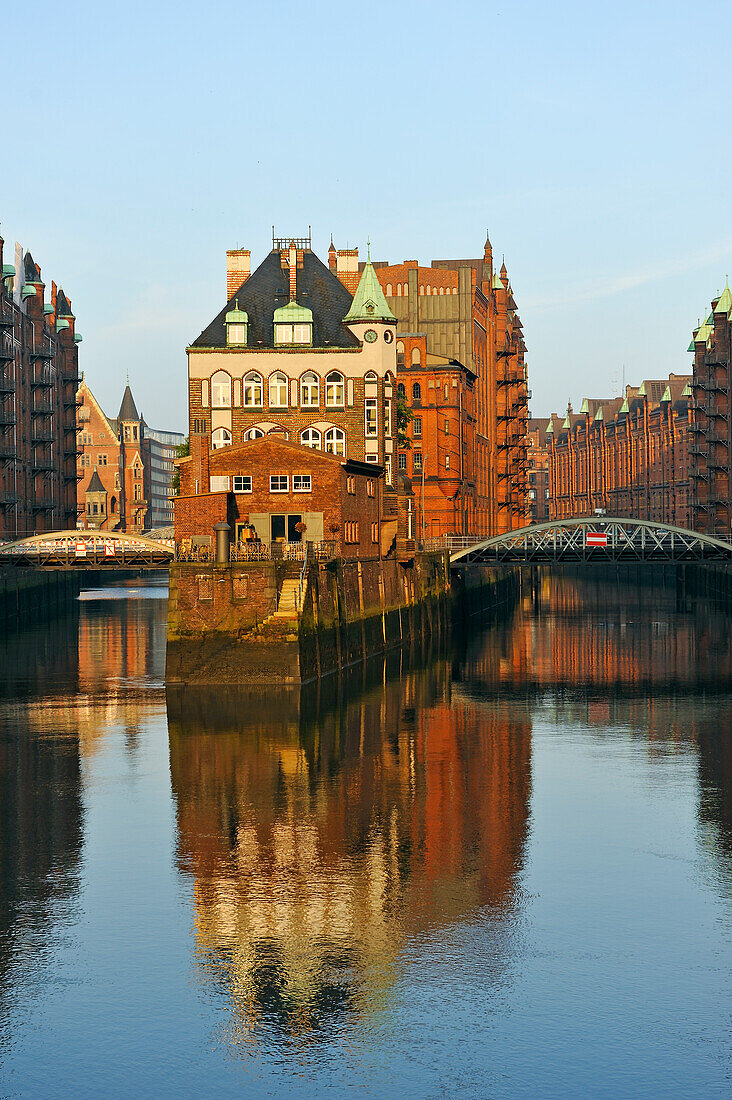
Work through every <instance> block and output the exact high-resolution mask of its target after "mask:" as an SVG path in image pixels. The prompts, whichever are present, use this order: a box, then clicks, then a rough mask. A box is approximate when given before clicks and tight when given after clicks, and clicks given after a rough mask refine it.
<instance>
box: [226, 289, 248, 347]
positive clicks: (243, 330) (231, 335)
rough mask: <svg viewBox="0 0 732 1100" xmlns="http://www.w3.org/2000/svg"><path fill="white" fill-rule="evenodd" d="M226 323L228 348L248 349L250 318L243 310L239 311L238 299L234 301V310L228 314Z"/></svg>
mask: <svg viewBox="0 0 732 1100" xmlns="http://www.w3.org/2000/svg"><path fill="white" fill-rule="evenodd" d="M225 323H226V346H227V347H229V348H231V347H239V348H242V347H246V342H247V328H248V327H249V316H248V314H247V313H245V311H244V310H243V309H239V299H238V298H235V299H234V309H230V310H229V311H228V313H227V314H226V317H225Z"/></svg>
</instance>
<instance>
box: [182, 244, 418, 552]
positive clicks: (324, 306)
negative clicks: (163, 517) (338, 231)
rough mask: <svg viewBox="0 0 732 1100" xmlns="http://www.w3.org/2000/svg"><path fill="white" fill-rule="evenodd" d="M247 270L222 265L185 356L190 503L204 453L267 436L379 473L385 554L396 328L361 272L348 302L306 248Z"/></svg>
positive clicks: (237, 257) (389, 533)
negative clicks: (220, 297)
mask: <svg viewBox="0 0 732 1100" xmlns="http://www.w3.org/2000/svg"><path fill="white" fill-rule="evenodd" d="M250 267H251V255H250V253H249V251H248V250H244V249H237V250H233V251H230V252H228V253H227V302H226V304H225V305H224V306H223V308H222V309H221V310H220V311H219V313H218V315H217V316H216V317H215V318H214V319H213V320H212V321H211V322H210V324H209V325H208V326H207V327H206V328H205V329H204V330H203V332H202V333H201V334H200V336H198V337H197V339H196V340H194V341H193V343H192V344H191V345H190V346H189V348H188V349H187V351H188V393H189V418H190V443H191V463H190V464H189V465H190V469H191V474H190V478H189V481H188V485H189V487H190V489H191V492H192V493H193V494H194V495H195V494H196V493H208V492H209V491H210V489H209V476H210V475H208V474H207V473H206V466H207V463H208V461H209V456H210V453H211V452H213V451H217V450H220V449H223V448H225V447H231V446H234V445H237V444H240V443H245V442H249V441H252V440H255V439H262V438H264V437H267V436H271V435H278V436H279V437H280V438H282V439H285V440H288V441H289V442H290V443H293V444H298V445H299V446H301V447H303V448H309V449H312V450H315V451H321V452H324V453H325V454H330V455H333V456H335V457H336V458H339V459H340V460H341V463H342V462H344V461H353V462H358V463H367V464H370V465H373V466H374V478H375V479H378V477H379V473H380V472H381V470H382V469H383V471H384V491H383V493H382V498H381V499H382V506H383V510H384V512H383V515H382V516H381V517H380V522H381V525H382V527H381V529H382V536H383V537H384V538H387V539H388V542H389V543H391V542H392V541H393V540H394V537H395V536H396V530H397V502H396V498H397V494H396V479H395V471H394V459H395V451H396V445H395V440H396V408H395V389H394V387H395V375H396V335H395V334H396V318H395V316H394V314H393V313H392V311H391V309H390V308H389V305H388V303H387V301H386V298H385V296H384V294H383V291H382V289H381V287H380V285H379V281H378V279H377V278H376V274H375V272H374V268H373V266H372V264H371V262H370V261H369V262H367V263H366V265H365V266H364V268H363V270H362V271H361V273H360V275H358V281H357V285H356V286H355V290H354V293H353V295H352V294H351V293H350V292H349V290H348V289H347V288H346V287H345V286H344V285H343V283H342V281H341V280H340V279H339V278H338V277H337V276H336V274H334V273H333V272H332V271H331V270H330V269H329V267H326V266H325V265H324V264H323V263H322V262H321V261H320V260H319V259H318V257H317V256H316V255H315V253H314V252H313V251H312V246H311V239H310V237H309V236H308V237H307V238H299V239H289V238H277V237H274V236H273V239H272V250H271V251H270V253H269V254H268V255H267V256H266V257H265V259H264V260H263V262H262V263H261V264H260V266H259V267H258V268H257V269H256V270H255V271H254V272H252V273H251V274H249V270H250ZM237 284H238V285H237ZM185 468H186V469H187V468H188V464H187V466H186V467H185ZM183 469H184V467H181V472H182V471H183ZM176 523H177V521H176ZM209 530H210V529H209V528H207V532H208V531H209ZM261 534H262V537H264V534H265V533H264V532H261ZM269 537H272V532H270V533H269Z"/></svg>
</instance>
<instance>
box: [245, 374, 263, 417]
mask: <svg viewBox="0 0 732 1100" xmlns="http://www.w3.org/2000/svg"><path fill="white" fill-rule="evenodd" d="M244 405H245V406H246V407H248V408H250V409H251V408H255V409H261V407H262V376H261V375H259V374H257V372H256V371H253V370H250V371H249V373H248V374H245V375H244Z"/></svg>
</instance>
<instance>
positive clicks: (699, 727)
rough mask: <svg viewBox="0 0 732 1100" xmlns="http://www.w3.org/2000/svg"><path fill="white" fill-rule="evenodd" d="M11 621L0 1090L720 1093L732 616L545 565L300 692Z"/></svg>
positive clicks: (124, 593) (119, 642) (112, 640)
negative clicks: (198, 685) (180, 683)
mask: <svg viewBox="0 0 732 1100" xmlns="http://www.w3.org/2000/svg"><path fill="white" fill-rule="evenodd" d="M165 597H166V589H165V588H164V587H163V586H162V585H161V584H160V583H155V582H153V583H150V584H147V585H145V584H140V582H135V586H132V585H129V586H121V587H118V588H114V589H107V590H104V589H98V590H92V591H87V592H83V593H82V598H81V600H80V601H79V604H78V607H77V609H76V611H75V612H74V614H73V615H71V616H69V617H68V618H67V619H64V620H61V621H56V622H52V623H50V624H45V625H35V626H31V627H29V628H28V629H27V630H24V631H22V632H20V633H18V634H15V635H12V636H6V637H4V638H3V639H2V640H0V670H1V676H0V1097H34V1098H35V1097H56V1096H73V1097H101V1096H103V1097H118V1096H119V1097H129V1096H135V1097H138V1096H140V1097H147V1096H150V1097H161V1096H176V1097H179V1096H256V1097H260V1096H273V1097H293V1096H303V1097H310V1096H323V1095H327V1096H340V1095H345V1094H346V1093H348V1092H355V1094H356V1095H364V1096H374V1097H399V1098H400V1100H402V1098H409V1097H420V1098H421V1097H444V1096H450V1097H453V1096H460V1097H463V1096H465V1097H494V1096H495V1097H537V1096H540V1097H567V1096H578V1097H635V1096H638V1097H640V1096H664V1097H669V1096H671V1097H676V1096H678V1097H717V1096H719V1097H722V1096H725V1097H728V1096H729V1095H730V1092H731V1090H732V1058H731V1056H730V1017H731V1012H730V1010H731V1008H732V996H731V983H730V962H731V960H732V690H731V687H730V685H731V679H730V677H731V673H732V648H731V642H730V639H731V638H732V631H731V630H730V626H731V625H732V624H731V622H730V617H729V615H728V614H726V613H725V612H723V611H721V610H715V609H714V608H713V607H711V606H710V605H706V604H699V605H691V604H684V603H683V602H682V603H678V602H677V597H676V594H675V592H673V591H670V592H669V591H666V590H661V589H653V588H636V587H633V586H632V585H630V584H622V585H616V584H609V583H600V582H598V581H593V580H592V578H590V581H589V582H588V581H583V580H582V579H580V578H573V577H570V576H567V577H565V578H563V579H558V578H555V579H551V578H549V579H545V580H544V581H543V582H542V586H541V590H540V592H539V594H538V596H537V597H536V598H535V599H534V600H533V602H531V601H530V600H527V602H526V603H525V604H524V605H522V606H521V607H519V608H517V610H516V612H515V614H513V615H512V616H511V617H510V618H509V619H508V620H506V621H505V622H502V623H499V624H497V625H496V624H494V625H491V626H487V625H486V626H483V627H482V628H481V627H476V628H475V629H473V630H471V631H470V632H469V633H467V634H465V635H462V634H460V635H457V634H456V635H455V636H453V638H452V640H451V642H450V646H449V647H448V648H446V649H441V648H440V647H439V646H434V647H433V648H432V649H431V650H430V651H428V652H425V653H422V654H416V653H411V654H410V653H404V654H393V655H392V656H391V657H390V659H389V660H388V661H387V662H386V663H377V662H372V663H371V664H370V665H368V666H367V667H366V668H365V669H362V670H359V672H357V673H355V674H354V675H353V676H352V677H351V678H350V679H349V681H348V682H347V684H345V685H344V687H343V690H342V691H340V692H339V691H338V690H336V687H335V685H333V684H325V685H322V686H321V688H320V690H318V691H314V692H313V693H310V694H308V695H307V696H306V697H305V698H302V699H300V698H299V697H294V696H292V695H287V694H286V693H284V692H283V693H282V694H280V695H279V696H278V697H277V698H276V699H274V700H273V699H269V700H266V701H264V702H262V701H261V700H257V699H256V698H251V697H246V696H239V695H236V694H232V693H230V692H229V693H222V692H215V691H209V692H191V693H185V692H184V693H182V694H175V695H174V694H170V695H169V697H168V698H166V692H165V684H164V669H165V616H166V602H165Z"/></svg>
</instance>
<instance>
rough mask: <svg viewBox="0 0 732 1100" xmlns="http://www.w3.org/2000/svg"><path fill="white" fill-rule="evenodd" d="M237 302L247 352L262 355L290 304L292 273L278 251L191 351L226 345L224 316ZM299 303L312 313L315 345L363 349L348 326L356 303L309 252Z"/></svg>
mask: <svg viewBox="0 0 732 1100" xmlns="http://www.w3.org/2000/svg"><path fill="white" fill-rule="evenodd" d="M237 300H238V308H239V309H241V310H244V311H245V312H246V314H247V317H248V319H249V328H248V331H247V349H248V350H249V351H259V350H263V349H265V348H274V347H275V341H274V314H275V310H276V309H279V308H280V306H286V305H287V303H288V302H289V301H290V277H289V272H288V271H287V270H286V269H284V268H283V267H282V261H281V259H280V253H279V251H278V250H277V249H274V250H273V251H272V252H270V253H269V255H268V256H267V257H266V259H265V260H263V261H262V263H261V264H260V265H259V267H258V268H257V270H256V271H254V272H253V273H252V274H251V275H250V276H249V278H248V279H247V280H246V282H245V283H243V284H242V285H241V286H240V287H239V289H238V290H237V291H236V293H235V294H233V295H232V297H231V298H230V299H229V301H228V302H227V303H226V305H225V306H224V308H223V309H222V310H221V312H220V313H219V314H218V315H217V316H216V317H214V319H213V321H211V323H210V324H209V325H208V326H207V327H206V328H205V329H204V330H203V332H202V333H201V335H200V336H199V337H197V339H195V340H194V341H193V343H192V344H191V345H190V346H191V348H225V347H226V326H225V317H226V314H227V312H229V311H230V310H231V309H233V308H234V306H235V304H236V301H237ZM297 300H298V302H299V303H300V305H302V306H305V307H307V308H308V309H310V310H312V314H313V343H312V346H313V347H316V348H328V347H331V348H358V347H360V343H359V341H358V340H357V338H356V337H355V336H354V335H353V333H352V332H350V331H349V330H348V329H347V328H346V327H345V325H344V324H343V318H344V317H345V315H346V313H347V312H348V310H349V307H350V305H351V295H350V294H349V293H348V291H347V290H346V288H345V287H344V285H343V283H342V282H341V281H340V279H337V278H336V276H335V275H333V274H332V273H331V272H330V271H329V270H328V268H327V267H326V266H325V264H322V263H321V262H320V260H319V259H318V257H317V256H316V255H315V253H314V252H309V251H305V252H303V254H302V267H301V268H298V270H297ZM280 350H281V349H280ZM241 354H246V349H242V350H241Z"/></svg>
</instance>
